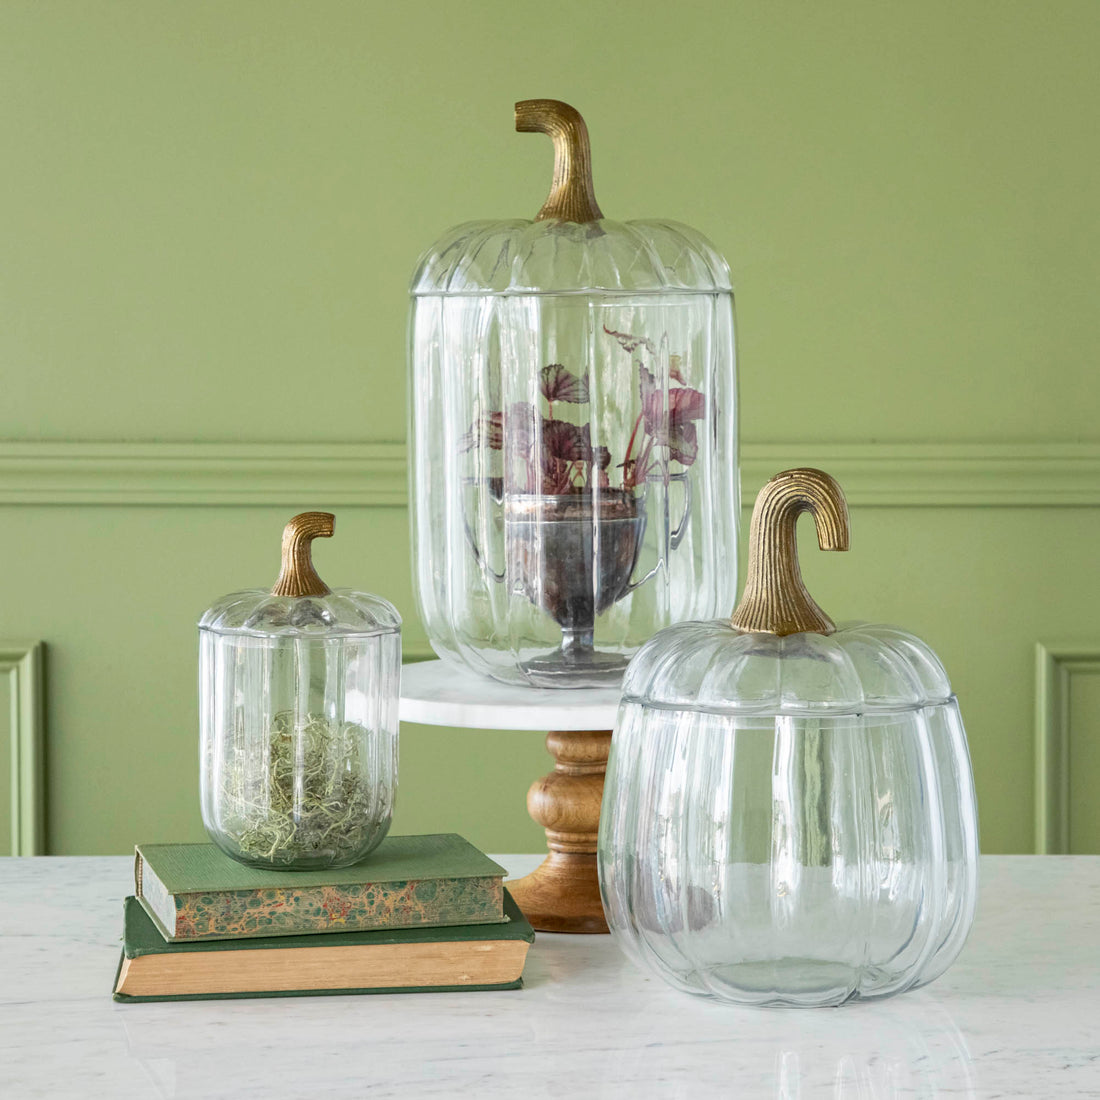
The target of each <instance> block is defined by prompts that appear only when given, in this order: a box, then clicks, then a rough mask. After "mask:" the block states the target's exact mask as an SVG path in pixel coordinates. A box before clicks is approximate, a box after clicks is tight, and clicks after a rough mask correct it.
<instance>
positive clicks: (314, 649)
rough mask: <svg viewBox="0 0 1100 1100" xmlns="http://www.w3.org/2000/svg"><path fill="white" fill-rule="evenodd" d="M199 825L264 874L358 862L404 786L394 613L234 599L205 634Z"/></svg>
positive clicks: (346, 604)
mask: <svg viewBox="0 0 1100 1100" xmlns="http://www.w3.org/2000/svg"><path fill="white" fill-rule="evenodd" d="M199 655H200V656H199V702H200V707H199V714H200V728H201V793H202V817H203V824H204V825H205V826H206V830H207V832H208V833H209V835H210V838H211V839H212V840H213V841H214V843H215V844H217V845H218V847H219V848H221V849H222V851H224V852H226V853H227V854H228V855H230V856H232V857H233V858H234V859H237V860H240V861H241V862H242V863H247V864H249V865H251V866H255V867H279V868H289V869H302V870H307V869H311V868H322V867H339V866H344V865H346V864H350V863H355V862H356V861H357V860H359V859H362V858H363V856H365V855H366V854H367V853H368V852H370V851H371V850H372V849H373V848H375V847H376V846H377V845H378V844H379V843H380V842H381V841H382V838H383V837H384V836H385V835H386V833H387V831H388V830H389V827H390V819H391V817H392V814H393V804H394V796H395V792H396V787H397V731H398V717H397V701H398V693H399V690H400V675H401V635H400V618H399V617H398V615H397V612H396V611H395V610H394V609H393V607H391V606H390V605H389V604H388V603H386V601H384V600H380V599H378V598H376V597H373V596H367V595H365V594H363V593H355V592H349V591H346V590H337V591H335V592H332V593H330V594H329V595H326V596H298V597H289V596H273V595H272V594H271V593H270V592H269V591H266V590H257V591H250V592H238V593H234V594H233V595H231V596H227V597H226V598H225V599H224V600H222V601H220V602H219V603H218V604H216V605H215V606H214V607H212V608H211V609H210V610H209V611H208V612H207V613H206V614H205V615H204V616H203V618H202V620H201V622H200V624H199Z"/></svg>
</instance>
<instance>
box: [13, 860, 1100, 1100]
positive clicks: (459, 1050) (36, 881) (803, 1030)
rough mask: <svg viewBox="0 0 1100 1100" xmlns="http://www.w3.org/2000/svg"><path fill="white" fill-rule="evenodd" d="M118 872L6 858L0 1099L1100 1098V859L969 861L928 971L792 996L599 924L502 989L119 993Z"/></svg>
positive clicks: (534, 958)
mask: <svg viewBox="0 0 1100 1100" xmlns="http://www.w3.org/2000/svg"><path fill="white" fill-rule="evenodd" d="M493 858H494V859H496V860H498V861H499V862H501V863H503V865H504V866H505V867H508V868H509V870H510V871H511V872H512V873H513V874H521V873H524V872H525V871H527V870H530V869H531V868H533V867H534V866H535V864H536V863H537V862H538V857H535V856H494V857H493ZM132 873H133V861H132V860H131V859H130V858H128V857H40V858H35V859H0V1096H2V1097H4V1100H23V1098H33V1097H51V1098H53V1097H59V1098H68V1097H72V1098H79V1100H95V1098H98V1097H109V1098H111V1100H128V1098H130V1097H139V1096H140V1097H150V1096H152V1097H164V1098H172V1100H179V1098H192V1097H234V1098H242V1100H250V1098H260V1097H264V1098H271V1097H303V1098H306V1097H308V1098H322V1097H362V1096H369V1097H371V1098H375V1097H378V1098H384V1097H402V1098H406V1097H459V1096H464V1097H465V1096H468V1097H477V1098H482V1097H484V1098H494V1097H505V1096H508V1097H510V1098H514V1097H516V1096H517V1095H518V1096H523V1097H525V1098H527V1097H547V1098H550V1097H554V1098H555V1100H559V1098H561V1097H566V1096H567V1097H595V1098H603V1097H607V1098H619V1097H624V1098H625V1097H630V1098H632V1100H633V1098H639V1097H643V1098H644V1097H673V1098H681V1097H683V1098H685V1100H686V1098H688V1097H690V1098H692V1100H698V1098H700V1097H710V1096H736V1097H758V1096H759V1097H781V1098H783V1100H791V1098H798V1100H805V1098H818V1097H844V1098H848V1097H859V1098H866V1097H871V1098H878V1097H933V1096H935V1097H944V1096H951V1097H983V1098H984V1097H1026V1098H1028V1100H1037V1098H1047V1097H1051V1098H1053V1097H1058V1098H1067V1100H1069V1098H1076V1097H1100V857H1094V856H993V857H985V858H984V859H983V861H982V888H981V899H980V903H979V909H978V917H977V921H976V923H975V927H974V931H973V933H972V935H971V938H970V942H969V943H968V944H967V946H966V947H965V948H964V950H963V953H962V955H961V957H960V959H959V961H958V962H957V963H956V964H955V966H954V967H953V968H952V969H951V970H949V971H948V972H947V973H946V974H945V975H944V976H943V977H942V978H940V979H939V980H938V981H937V982H935V983H933V984H932V985H930V986H928V987H927V988H925V989H922V990H919V991H917V992H914V993H909V994H906V995H905V996H902V997H898V998H895V999H893V1000H889V1001H883V1002H877V1003H869V1004H854V1005H847V1006H844V1007H842V1008H839V1009H822V1010H808V1011H790V1010H774V1009H773V1010H766V1009H765V1010H761V1009H748V1008H733V1007H729V1006H724V1005H719V1004H715V1003H713V1002H709V1001H705V1000H702V999H699V998H694V997H689V996H687V995H685V994H679V993H676V992H674V991H673V990H670V989H667V988H666V987H665V986H664V985H663V984H662V983H660V982H659V981H657V980H656V979H650V978H647V977H646V976H645V975H643V974H642V973H641V972H639V971H636V970H634V969H633V967H632V966H631V965H630V964H629V963H628V962H627V961H626V960H625V959H623V958H622V957H621V956H620V954H619V952H618V951H617V950H616V948H615V946H614V944H613V943H611V942H610V940H609V939H608V938H607V937H604V936H573V937H571V936H554V935H547V934H540V935H539V937H538V940H537V942H536V943H535V945H534V947H533V948H532V950H531V954H530V956H529V958H528V964H527V972H526V988H524V989H523V990H519V991H516V992H500V993H466V994H415V995H400V994H397V995H388V996H370V997H313V998H291V999H280V1000H266V1001H264V1000H252V1001H209V1002H180V1003H174V1004H136V1005H120V1004H115V1003H114V1002H113V1001H112V1000H111V999H110V988H111V983H112V980H113V978H114V973H115V966H116V964H117V961H118V951H119V942H118V936H119V932H120V925H121V898H122V896H123V895H124V894H125V893H127V892H128V891H129V890H130V888H131V885H132Z"/></svg>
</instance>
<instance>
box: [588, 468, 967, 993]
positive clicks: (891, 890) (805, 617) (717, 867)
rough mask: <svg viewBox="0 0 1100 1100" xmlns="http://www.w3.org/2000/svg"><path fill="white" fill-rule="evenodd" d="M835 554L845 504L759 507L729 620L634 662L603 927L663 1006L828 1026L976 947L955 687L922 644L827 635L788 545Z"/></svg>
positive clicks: (789, 479)
mask: <svg viewBox="0 0 1100 1100" xmlns="http://www.w3.org/2000/svg"><path fill="white" fill-rule="evenodd" d="M803 511H809V512H811V513H812V515H813V517H814V519H815V522H816V524H817V532H818V539H819V543H820V545H821V547H822V549H826V550H846V549H847V548H848V511H847V507H846V504H845V501H844V496H843V493H842V492H841V490H840V486H839V485H837V483H836V482H835V481H834V480H833V479H832V478H831V477H829V476H828V475H827V474H824V473H822V472H821V471H818V470H809V469H802V470H790V471H787V472H785V473H782V474H780V475H778V476H777V477H775V478H773V479H772V480H771V481H770V482H769V483H768V484H767V485H766V486H765V487H764V489H763V490H761V492H760V495H759V497H758V498H757V501H756V507H755V510H754V511H753V518H752V528H751V534H750V545H749V576H748V582H747V584H746V588H745V593H744V595H743V597H742V599H741V602H740V604H739V605H738V606H737V609H736V610H735V611H734V614H733V617H732V620H725V621H717V622H696V623H681V624H679V625H677V626H673V627H669V628H668V629H667V630H664V631H662V632H661V633H659V634H657V635H656V636H655V637H654V638H653V639H652V640H651V641H650V642H649V643H648V644H647V645H646V646H645V647H643V649H642V650H641V651H640V652H639V653H638V655H637V656H636V657H635V658H634V660H633V661H632V662H631V665H630V668H629V669H628V671H627V673H626V676H625V679H624V685H623V701H622V706H621V708H620V711H619V717H618V722H617V725H616V729H615V732H614V736H613V739H612V746H611V755H610V760H609V763H608V770H607V780H606V784H605V788H604V800H603V808H602V815H601V822H600V841H599V856H598V861H599V872H600V885H601V891H602V896H603V902H604V908H605V912H606V915H607V921H608V924H609V925H610V927H611V929H612V932H613V933H615V935H616V937H617V939H618V941H619V943H620V945H621V946H622V948H623V949H624V950H625V951H626V953H627V954H628V955H629V956H630V957H631V958H633V959H634V960H635V961H637V962H639V963H640V964H642V965H643V966H645V967H646V968H648V969H650V970H652V971H654V972H655V973H657V974H658V975H659V976H660V977H662V978H664V979H665V980H666V981H668V982H669V983H670V984H671V985H673V986H675V987H676V988H679V989H683V990H686V991H688V992H692V993H699V994H702V995H706V996H713V997H715V998H717V999H719V1000H723V1001H730V1002H735V1003H740V1004H757V1005H796V1006H813V1005H836V1004H840V1003H842V1002H844V1001H846V1000H850V999H856V998H872V997H885V996H889V995H891V994H895V993H900V992H903V991H904V990H907V989H912V988H914V987H916V986H919V985H924V984H925V983H927V982H930V981H932V980H933V979H934V978H936V977H938V976H939V975H940V974H941V973H943V971H944V970H946V969H947V967H948V966H949V965H950V964H951V963H952V962H953V961H954V959H955V958H956V956H957V955H958V953H959V951H960V950H961V949H962V946H963V943H964V941H965V939H966V936H967V934H968V932H969V930H970V925H971V922H972V920H973V915H974V904H975V897H976V891H977V876H978V825H977V810H976V806H975V798H974V786H973V779H972V776H971V770H970V758H969V754H968V751H967V745H966V735H965V733H964V731H963V725H962V720H961V718H960V715H959V708H958V703H957V702H956V699H955V696H954V695H953V694H952V691H951V685H950V683H949V682H948V679H947V674H946V673H945V672H944V669H943V666H942V665H941V664H940V662H939V660H938V659H937V658H936V655H935V654H934V653H933V652H932V650H931V649H929V648H928V646H927V645H925V644H924V643H923V642H922V641H921V640H920V639H919V638H916V637H914V636H913V635H911V634H908V633H905V632H904V631H901V630H898V629H896V628H893V627H887V626H873V625H866V624H858V623H857V624H842V625H841V626H839V627H834V625H833V623H832V621H831V620H830V619H829V617H828V616H827V615H825V614H824V612H822V611H821V609H820V608H819V607H818V606H817V604H816V603H814V601H813V599H812V598H811V597H810V595H809V593H808V592H807V591H806V589H805V586H804V585H803V583H802V578H801V574H800V571H799V568H798V559H797V544H796V540H795V524H796V521H797V518H798V515H799V514H800V513H801V512H803Z"/></svg>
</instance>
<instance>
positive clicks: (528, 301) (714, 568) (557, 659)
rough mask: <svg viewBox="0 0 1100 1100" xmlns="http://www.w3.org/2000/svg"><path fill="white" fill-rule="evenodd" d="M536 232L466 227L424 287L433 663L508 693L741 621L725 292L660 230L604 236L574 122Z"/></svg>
mask: <svg viewBox="0 0 1100 1100" xmlns="http://www.w3.org/2000/svg"><path fill="white" fill-rule="evenodd" d="M516 129H517V130H521V131H525V132H541V133H545V134H547V135H549V136H550V137H551V138H552V140H553V143H554V183H553V188H552V190H551V192H550V195H549V197H548V198H547V200H546V202H545V203H544V205H543V207H542V209H541V210H540V211H539V212H538V214H537V215H536V217H535V218H534V219H533V220H520V219H513V220H508V221H486V222H469V223H467V224H465V225H460V226H458V227H457V228H456V229H454V230H452V231H451V232H450V233H448V234H446V235H445V236H444V237H443V238H442V239H441V240H439V241H437V242H436V244H435V245H434V246H433V247H432V248H431V249H429V250H428V252H426V253H425V254H424V256H423V257H422V259H421V261H420V263H419V265H418V267H417V270H416V273H415V275H414V276H413V280H412V287H411V294H412V316H411V323H410V348H409V362H410V383H409V406H410V428H409V440H410V445H409V457H410V468H411V476H412V486H411V488H412V500H411V502H410V511H411V517H412V528H413V556H414V578H415V583H416V593H417V600H418V604H419V608H420V613H421V617H422V618H423V620H424V624H425V626H426V628H427V632H428V636H429V638H430V640H431V644H432V647H433V648H434V649H435V651H436V652H437V653H438V654H439V655H440V656H441V657H444V658H446V659H448V660H451V661H455V662H459V663H463V664H465V665H466V666H468V667H469V668H471V669H473V670H474V671H476V672H480V673H482V674H487V675H489V676H492V677H494V678H496V679H498V680H503V681H506V682H509V683H517V684H530V685H532V686H535V687H551V688H556V687H561V688H576V687H586V686H592V685H600V684H615V685H617V684H618V683H619V682H620V681H621V679H622V674H623V670H624V669H625V668H626V665H627V662H628V661H629V660H630V657H631V656H632V655H633V654H634V653H635V652H636V651H637V649H638V647H639V646H640V645H642V643H643V642H645V641H646V640H647V639H648V638H649V637H651V636H652V634H653V633H654V631H656V630H658V629H660V628H661V627H663V626H667V625H668V624H669V623H674V622H679V621H681V620H684V619H693V618H700V617H704V616H709V615H714V614H716V613H718V611H719V609H720V608H723V607H729V605H730V604H731V603H732V601H733V598H734V595H735V585H736V576H737V560H736V553H737V537H738V522H739V515H740V512H739V503H738V488H739V486H738V478H737V434H736V433H737V386H736V379H735V362H734V320H733V292H732V289H731V286H730V273H729V268H728V267H727V265H726V262H725V260H724V259H723V258H722V257H721V256H720V255H719V254H718V252H717V251H716V250H715V249H714V248H713V246H712V245H710V244H709V243H708V242H707V241H706V240H705V239H704V238H703V237H702V236H701V235H700V234H699V233H697V232H695V231H694V230H692V229H689V228H688V227H687V226H684V225H678V224H676V223H673V222H665V221H631V222H620V221H615V220H612V219H610V218H605V217H604V215H603V213H602V212H601V210H600V208H599V206H598V205H597V203H596V199H595V196H594V193H593V190H592V173H591V160H590V155H589V143H588V131H587V129H586V127H585V123H584V120H583V119H582V118H581V116H580V115H579V114H578V113H577V112H576V111H575V110H574V109H573V108H572V107H570V106H568V104H565V103H560V102H558V101H556V100H526V101H524V102H521V103H517V104H516Z"/></svg>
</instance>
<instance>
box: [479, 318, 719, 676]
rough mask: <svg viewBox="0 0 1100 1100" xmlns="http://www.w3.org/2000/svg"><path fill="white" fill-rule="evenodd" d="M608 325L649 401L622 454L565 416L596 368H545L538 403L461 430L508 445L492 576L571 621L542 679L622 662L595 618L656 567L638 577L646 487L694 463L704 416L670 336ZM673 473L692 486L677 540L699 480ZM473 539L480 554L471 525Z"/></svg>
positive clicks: (583, 401)
mask: <svg viewBox="0 0 1100 1100" xmlns="http://www.w3.org/2000/svg"><path fill="white" fill-rule="evenodd" d="M604 332H605V333H606V334H607V335H608V336H609V337H611V338H612V339H614V340H615V341H616V342H617V343H618V344H619V346H620V347H621V348H622V350H623V351H624V352H625V353H626V354H628V355H630V356H631V358H632V360H633V363H634V367H635V371H636V373H637V378H638V397H639V411H638V413H637V416H636V418H635V420H634V424H633V428H632V430H631V433H630V438H629V441H628V443H627V446H626V451H625V453H624V455H623V458H622V461H621V462H619V463H616V464H615V465H612V463H613V461H614V456H613V455H612V453H611V451H610V449H609V448H608V447H606V446H604V445H602V444H600V443H595V444H594V443H593V433H592V425H591V422H586V423H581V424H578V423H574V422H573V421H572V420H566V419H562V418H560V417H555V415H554V409H555V405H561V404H565V405H587V404H588V403H589V401H590V385H589V378H588V374H587V373H585V374H581V375H578V374H575V373H573V372H572V371H570V370H569V369H568V368H566V367H565V366H564V365H562V364H561V363H551V364H549V365H548V366H545V367H543V368H542V370H541V371H540V372H539V391H540V396H541V399H542V400H541V402H540V403H539V406H536V405H535V404H532V403H531V402H526V401H517V402H514V403H513V404H512V405H510V406H509V407H508V409H507V410H506V412H505V410H497V411H493V412H490V413H489V414H488V415H486V416H483V417H480V418H478V420H477V421H476V422H475V423H474V425H473V426H472V427H471V428H470V430H469V431H468V432H467V433H466V434H465V435H464V436H463V438H462V445H461V449H462V450H463V451H464V452H465V451H470V450H473V449H475V448H476V449H480V448H482V447H488V448H489V449H491V450H494V451H505V452H506V454H505V458H506V462H505V466H504V476H503V478H502V479H500V480H499V481H498V482H497V483H496V485H493V484H492V481H490V489H491V490H492V495H493V497H494V499H497V500H498V501H500V502H502V504H503V518H504V528H505V531H504V533H505V569H504V572H503V573H494V574H493V576H494V578H495V579H497V580H501V581H503V580H506V579H507V582H508V585H509V588H510V590H512V591H518V592H520V593H522V594H523V595H524V596H525V597H526V598H527V599H528V600H530V601H531V603H533V604H535V605H536V606H537V607H540V608H542V609H543V610H544V611H546V612H547V613H548V614H549V615H550V616H551V618H553V620H554V621H555V622H556V623H557V624H558V625H559V626H560V627H561V630H562V642H561V647H560V650H559V651H557V652H556V653H554V654H553V655H551V657H550V658H546V659H539V660H537V661H533V662H528V666H527V671H528V672H529V674H531V675H532V679H533V680H536V681H538V682H545V683H547V684H549V685H553V684H554V683H555V682H557V681H559V680H560V681H562V682H563V683H566V682H568V683H570V684H572V683H576V682H582V681H583V682H601V681H604V680H607V679H611V678H613V677H615V676H616V675H617V674H618V673H619V672H620V671H621V670H622V668H623V667H624V664H625V661H623V660H622V659H621V658H619V657H618V656H617V655H609V656H600V655H597V654H596V651H595V646H594V633H595V623H596V617H597V616H598V615H601V614H603V612H604V611H606V610H607V609H608V608H609V607H611V606H612V605H613V604H614V603H615V602H616V601H617V600H620V599H622V598H623V597H624V596H626V595H627V594H629V593H630V592H632V591H634V590H635V589H636V588H637V587H639V586H640V585H641V584H643V583H645V581H646V580H648V579H649V577H650V576H652V575H653V574H654V573H655V572H656V569H657V567H656V566H655V567H654V569H653V570H651V571H650V572H649V573H648V574H647V575H646V576H645V577H643V578H642V579H641V580H638V581H632V580H631V577H632V576H633V573H634V569H635V567H636V565H637V561H638V555H639V552H640V550H641V544H642V538H643V535H644V533H645V527H646V510H645V497H646V488H647V485H648V483H649V481H650V480H651V479H652V478H654V477H656V476H659V475H660V473H661V472H662V471H667V470H668V467H669V466H670V465H671V464H672V463H676V464H678V465H679V466H680V467H682V468H684V469H686V468H687V467H690V466H691V465H692V464H693V463H694V462H695V459H696V457H697V456H698V453H699V440H698V432H697V429H696V424H695V422H696V421H698V420H701V419H702V418H703V416H704V414H705V411H706V399H705V397H704V395H703V394H702V393H701V392H700V391H699V390H696V389H693V388H692V387H690V386H688V385H685V384H684V377H683V373H682V370H681V360H680V357H679V356H677V355H670V354H668V351H667V342H668V338H667V336H666V337H665V338H664V339H663V340H662V344H661V347H660V348H658V347H657V345H655V344H654V342H653V341H652V340H650V339H649V338H647V337H644V336H634V335H631V334H630V333H626V332H616V331H615V330H613V329H609V328H607V327H606V326H605V327H604ZM658 359H665V360H666V361H667V368H666V370H667V376H668V379H669V385H668V386H667V387H665V386H662V385H659V384H658V381H657V379H658V376H659V374H660V371H659V370H657V371H655V370H653V369H651V367H653V366H655V365H656V361H657V360H658ZM672 383H676V385H673V384H672ZM613 475H614V477H615V480H616V482H617V484H614V485H613V484H612V476H613ZM664 480H665V481H666V482H667V481H672V480H679V481H682V482H683V485H684V490H685V501H684V516H683V518H682V520H681V521H680V523H679V524H678V525H677V527H676V529H675V530H674V531H673V532H671V534H672V538H673V544H674V545H675V544H677V543H678V542H679V540H680V538H681V537H682V535H683V532H684V529H685V527H686V524H687V521H688V518H689V512H690V483H689V482H688V480H687V477H686V475H685V474H684V473H683V472H682V471H680V472H677V473H671V474H669V473H665V477H664ZM468 533H469V532H468ZM470 541H471V545H472V546H473V548H474V552H475V556H477V558H478V560H479V562H482V561H483V559H482V556H481V554H480V552H479V550H478V547H477V545H476V541H475V540H474V539H473V537H472V535H471V539H470ZM483 567H484V565H483Z"/></svg>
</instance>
